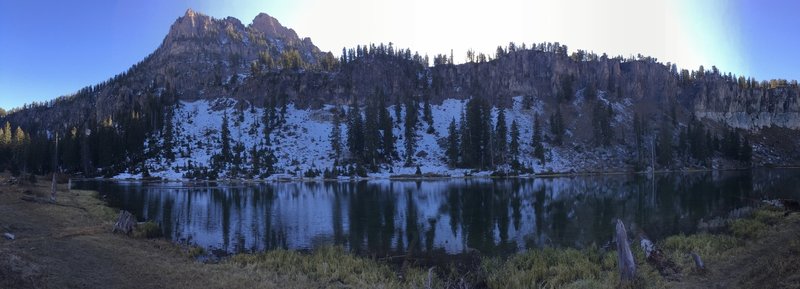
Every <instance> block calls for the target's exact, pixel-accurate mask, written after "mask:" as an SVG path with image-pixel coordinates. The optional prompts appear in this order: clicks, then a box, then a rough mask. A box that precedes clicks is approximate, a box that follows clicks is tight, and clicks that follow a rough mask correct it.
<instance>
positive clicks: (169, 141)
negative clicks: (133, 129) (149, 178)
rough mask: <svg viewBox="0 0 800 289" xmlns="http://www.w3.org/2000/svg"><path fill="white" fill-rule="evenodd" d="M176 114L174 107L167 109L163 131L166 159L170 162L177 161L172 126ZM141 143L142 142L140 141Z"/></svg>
mask: <svg viewBox="0 0 800 289" xmlns="http://www.w3.org/2000/svg"><path fill="white" fill-rule="evenodd" d="M173 114H174V107H170V108H168V109H167V115H166V116H165V119H164V128H163V130H162V133H161V134H162V135H163V138H162V139H163V141H164V157H165V158H166V159H167V160H169V161H174V160H175V152H174V151H173V147H174V141H173V134H174V133H175V132H174V129H173V125H172V117H173ZM140 143H141V141H140Z"/></svg>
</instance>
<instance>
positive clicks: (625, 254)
mask: <svg viewBox="0 0 800 289" xmlns="http://www.w3.org/2000/svg"><path fill="white" fill-rule="evenodd" d="M616 236H617V256H618V261H619V276H620V279H622V281H633V279H634V278H636V263H635V262H634V260H633V253H632V252H631V246H630V244H628V233H627V231H625V224H623V223H622V220H620V219H617V226H616Z"/></svg>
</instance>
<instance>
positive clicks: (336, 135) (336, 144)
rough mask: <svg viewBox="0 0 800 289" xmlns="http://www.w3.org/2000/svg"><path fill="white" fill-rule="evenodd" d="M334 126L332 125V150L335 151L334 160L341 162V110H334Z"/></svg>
mask: <svg viewBox="0 0 800 289" xmlns="http://www.w3.org/2000/svg"><path fill="white" fill-rule="evenodd" d="M332 114H333V124H332V125H331V135H330V137H329V138H330V140H331V150H332V151H333V158H334V160H339V158H340V157H341V156H342V121H341V119H340V117H339V108H338V107H337V108H334V109H333V111H332Z"/></svg>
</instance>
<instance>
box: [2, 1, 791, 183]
mask: <svg viewBox="0 0 800 289" xmlns="http://www.w3.org/2000/svg"><path fill="white" fill-rule="evenodd" d="M568 51H569V50H568V49H567V47H566V46H564V45H560V44H558V43H542V44H533V45H531V46H530V47H526V45H524V44H523V45H517V44H514V43H510V44H509V45H508V46H505V47H498V50H497V52H496V53H495V54H494V55H491V56H487V55H484V54H479V55H478V57H475V58H472V59H470V60H469V61H468V62H467V63H463V64H453V63H452V59H448V58H447V57H446V56H441V55H439V56H435V57H434V59H433V64H434V65H433V66H429V60H430V59H429V58H428V56H420V55H418V54H416V53H414V54H412V53H411V51H410V50H409V49H400V48H396V47H393V46H392V45H391V44H390V45H383V44H380V45H374V44H373V45H369V46H358V47H356V48H354V49H350V50H345V51H343V52H342V54H341V56H338V57H334V56H333V54H332V53H326V52H322V51H320V50H319V49H318V48H317V47H316V46H314V44H313V43H312V42H311V40H310V39H308V38H304V39H301V38H300V37H298V35H297V33H296V32H294V31H293V30H291V29H289V28H286V27H283V26H282V25H280V23H279V22H278V20H276V19H275V18H272V17H270V16H269V15H267V14H263V13H262V14H259V15H258V16H257V17H256V18H255V19H254V20H253V22H252V23H251V24H249V25H247V26H245V25H243V24H242V23H241V22H240V21H239V20H237V19H235V18H231V17H228V18H225V19H214V18H211V17H209V16H205V15H202V14H200V13H197V12H194V11H192V10H188V11H187V12H186V14H185V15H184V16H182V17H180V18H178V19H177V20H176V22H175V23H174V24H173V25H172V27H171V28H170V30H169V33H168V34H167V36H166V37H165V39H164V41H163V42H162V44H161V45H160V46H159V47H158V48H157V49H156V50H155V52H153V54H151V55H150V56H148V57H147V58H145V59H144V60H143V61H142V62H140V63H138V64H136V65H134V66H133V67H131V69H129V70H128V71H126V72H125V73H122V74H120V75H117V76H115V77H113V78H111V79H109V80H108V81H106V82H104V83H101V84H97V85H94V86H88V87H87V88H85V89H82V90H81V91H79V92H78V93H76V94H74V95H70V96H64V97H60V98H57V99H55V100H53V101H51V102H48V103H42V104H32V105H27V106H25V107H23V108H20V109H16V110H13V111H11V112H10V113H9V114H8V115H6V116H2V119H0V121H1V122H2V123H9V125H8V128H7V129H0V132H2V136H0V140H3V142H0V166H2V167H7V168H10V169H12V170H16V171H19V170H22V171H29V172H36V173H44V172H47V171H51V170H52V168H53V165H52V164H53V163H54V161H53V157H52V156H53V155H54V152H53V151H52V150H53V147H54V145H55V144H54V139H55V135H56V134H57V135H59V136H61V144H60V146H59V151H58V153H57V155H58V162H57V163H58V167H59V168H60V169H61V170H66V171H70V172H83V173H85V174H86V175H104V176H109V177H110V176H117V177H120V178H125V177H146V176H148V175H149V176H156V177H162V178H169V179H179V178H270V177H271V178H279V177H280V178H283V177H300V176H307V177H322V176H323V175H327V176H328V177H335V176H342V175H362V176H363V175H370V176H373V177H388V176H391V175H407V174H414V173H415V172H416V170H417V167H419V168H420V171H421V172H422V173H432V174H438V175H454V176H462V175H482V174H490V173H492V172H496V173H499V174H506V173H509V174H530V173H551V172H609V171H641V170H647V169H648V167H650V166H652V165H655V169H657V170H672V169H689V168H691V169H704V168H714V169H723V168H742V167H749V166H796V165H798V164H800V152H798V151H797V150H796V149H795V148H796V146H797V145H798V144H800V133H798V129H800V88H799V87H798V85H797V83H796V81H792V82H789V81H785V80H772V81H761V82H759V81H756V80H755V79H751V78H745V77H737V76H733V75H730V74H724V73H722V72H719V71H718V70H717V69H716V68H711V69H709V70H706V69H704V68H703V67H700V68H699V69H698V70H696V71H688V70H681V71H678V69H677V68H676V66H675V65H673V64H671V63H667V64H663V63H659V62H658V61H657V60H656V59H652V58H649V57H643V56H639V57H637V58H635V59H633V58H629V59H626V58H622V57H608V56H606V55H601V56H598V55H594V54H591V53H586V52H584V51H581V50H578V51H576V52H573V53H568ZM472 101H475V102H474V103H475V106H474V107H476V109H475V110H474V111H473V112H470V111H469V109H468V104H469V103H470V102H472ZM375 106H379V107H380V109H379V110H374V111H372V115H371V116H372V117H373V118H370V117H371V116H370V112H368V111H370V110H369V108H372V107H375ZM355 107H358V109H359V110H357V111H363V113H359V114H358V119H361V120H360V125H364V126H365V129H367V131H365V132H361V131H359V134H358V136H359V137H358V138H361V137H362V136H363V137H365V138H366V145H367V146H369V145H372V147H369V148H371V149H369V151H365V150H364V148H363V147H359V146H355V147H351V146H350V143H351V139H350V138H353V136H352V135H351V133H350V131H351V123H348V122H349V121H350V119H349V118H351V117H352V116H353V114H351V113H350V111H352V110H353V108H355ZM383 111H387V112H388V113H386V115H388V116H389V120H390V121H388V122H387V121H386V119H384V118H385V117H384V116H383V115H384V113H383ZM409 111H411V112H413V113H411V114H409ZM500 111H503V113H504V114H505V118H504V122H505V125H500V126H502V127H503V129H500V126H498V115H499V113H500ZM379 112H380V115H381V117H382V118H381V120H382V121H381V125H382V126H381V127H375V125H376V124H377V119H378V118H377V115H378V113H379ZM557 116H558V117H557ZM473 117H474V119H475V121H474V122H471V121H470V120H471V119H473ZM337 118H338V120H339V123H340V124H339V135H340V137H341V140H340V142H339V144H340V146H342V147H343V149H342V150H341V151H340V152H339V153H337V152H336V151H335V150H334V149H333V146H332V141H331V139H332V136H333V135H332V132H331V131H332V129H333V127H334V122H335V121H334V119H337ZM362 118H363V119H362ZM534 118H538V119H539V122H540V123H539V134H540V137H539V138H538V139H537V140H534V137H533V134H534ZM369 120H372V121H369ZM451 121H454V122H455V125H456V128H457V130H458V131H459V133H462V132H467V133H469V132H473V133H475V132H477V131H476V129H478V130H479V131H480V135H479V134H474V135H471V137H470V138H469V139H468V138H465V137H464V135H463V134H462V135H461V136H460V137H457V138H455V141H456V142H457V143H458V154H455V155H453V154H450V155H448V139H449V138H448V136H449V131H448V128H449V125H450V123H451ZM513 122H516V123H517V127H518V128H519V138H518V139H517V141H516V143H518V146H519V149H518V151H517V152H516V153H514V152H512V151H511V150H510V147H509V146H511V142H512V137H511V133H510V131H511V125H512V123H513ZM223 123H227V125H225V126H223ZM501 123H502V122H501ZM389 125H391V128H392V129H391V133H388V134H387V129H388V126H389ZM17 127H19V130H16V129H15V128H17ZM18 131H21V133H18ZM499 135H503V136H504V138H500V137H498V136H499ZM64 136H66V137H64ZM384 136H387V137H384ZM358 138H357V139H358ZM408 139H412V140H413V142H411V144H408V142H407V140H408ZM499 139H504V141H502V142H500V141H498V140H499ZM359 141H363V140H359ZM470 141H471V143H470ZM467 144H469V145H472V147H467V146H468V145H467ZM409 146H410V147H409ZM537 146H540V148H541V151H542V152H541V154H540V155H539V156H536V155H537V153H535V152H534V150H535V149H536V147H537ZM354 149H355V150H354ZM475 154H478V155H480V160H479V162H477V161H478V160H477V159H471V158H472V156H473V155H475ZM454 156H455V157H456V159H453V157H454ZM476 157H477V156H476ZM334 165H336V166H334ZM326 170H329V172H328V173H327V174H326V173H325V171H326Z"/></svg>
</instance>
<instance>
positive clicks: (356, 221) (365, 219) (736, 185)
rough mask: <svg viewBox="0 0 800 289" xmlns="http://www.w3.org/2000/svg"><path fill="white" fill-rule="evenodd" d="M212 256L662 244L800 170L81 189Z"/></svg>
mask: <svg viewBox="0 0 800 289" xmlns="http://www.w3.org/2000/svg"><path fill="white" fill-rule="evenodd" d="M73 188H76V189H91V190H98V191H100V192H101V195H107V196H108V200H109V204H110V205H112V206H115V207H119V208H123V209H126V210H129V211H131V212H132V213H133V214H134V215H136V216H137V217H138V218H139V219H140V220H153V221H155V222H157V223H159V224H160V225H161V228H162V229H163V230H164V234H165V236H168V237H169V238H171V239H173V240H175V241H177V242H187V243H192V244H196V245H199V246H202V247H205V248H207V249H219V250H225V251H228V252H252V251H263V250H269V249H274V248H287V249H295V250H308V249H313V248H315V247H317V246H322V245H329V244H339V245H343V246H345V247H346V248H348V249H350V250H351V251H353V252H355V253H359V254H369V255H376V256H381V255H390V254H402V253H406V252H408V251H409V250H410V251H412V252H414V253H415V254H420V255H426V254H430V255H440V254H449V255H452V254H459V253H462V252H466V251H468V249H477V250H478V251H479V252H481V253H482V254H485V255H506V254H511V253H514V252H518V251H521V250H525V249H528V248H534V247H542V246H569V247H578V248H580V247H585V246H589V245H591V244H597V245H603V244H606V243H608V242H609V241H610V240H611V239H612V229H613V221H614V220H615V219H617V218H621V219H622V220H623V221H624V222H625V224H626V225H627V226H629V230H631V229H633V230H635V232H638V231H639V230H643V231H644V232H646V233H647V234H648V235H649V236H650V237H651V238H654V239H660V238H663V237H664V236H668V235H672V234H677V233H692V232H694V231H695V230H696V228H697V224H698V221H700V220H701V219H706V220H708V219H710V218H712V217H714V216H725V215H726V214H727V213H728V212H729V211H731V210H732V209H736V208H739V207H743V206H747V205H750V204H752V203H753V202H756V201H758V200H760V199H762V198H797V197H798V196H800V170H792V169H757V170H752V171H725V172H700V173H674V174H661V175H656V176H655V177H654V178H647V177H646V176H632V175H604V176H574V177H555V178H536V179H466V180H465V179H447V180H435V181H389V180H376V181H363V182H297V183H266V184H240V183H205V182H203V183H198V182H187V183H180V182H157V183H151V182H147V183H143V182H114V181H98V180H81V181H74V182H73Z"/></svg>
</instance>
